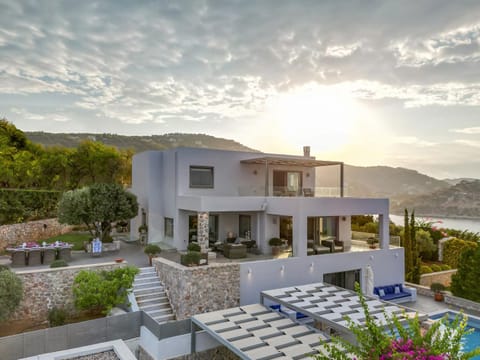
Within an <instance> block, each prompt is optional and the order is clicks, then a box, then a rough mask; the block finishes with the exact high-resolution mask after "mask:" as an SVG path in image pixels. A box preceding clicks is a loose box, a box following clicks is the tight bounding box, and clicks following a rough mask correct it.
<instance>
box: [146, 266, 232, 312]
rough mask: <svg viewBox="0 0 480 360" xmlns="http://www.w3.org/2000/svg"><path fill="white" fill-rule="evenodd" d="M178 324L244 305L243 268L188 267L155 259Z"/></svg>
mask: <svg viewBox="0 0 480 360" xmlns="http://www.w3.org/2000/svg"><path fill="white" fill-rule="evenodd" d="M153 264H154V266H155V267H156V269H157V273H158V276H159V277H160V280H161V281H162V282H163V284H164V285H165V289H166V291H167V294H168V297H169V299H170V303H171V305H172V308H173V311H174V313H175V316H176V318H177V320H183V319H187V318H189V317H191V316H192V315H195V314H200V313H204V312H209V311H215V310H222V309H227V308H230V307H235V306H239V305H240V265H239V264H237V263H227V264H209V265H205V266H194V267H186V266H183V265H180V264H178V263H175V262H173V261H170V260H167V259H164V258H155V259H153Z"/></svg>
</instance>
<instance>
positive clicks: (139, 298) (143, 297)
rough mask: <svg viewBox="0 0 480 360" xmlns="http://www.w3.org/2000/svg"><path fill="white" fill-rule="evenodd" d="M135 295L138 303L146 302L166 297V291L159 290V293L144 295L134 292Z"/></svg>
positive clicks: (153, 292)
mask: <svg viewBox="0 0 480 360" xmlns="http://www.w3.org/2000/svg"><path fill="white" fill-rule="evenodd" d="M134 295H135V297H136V298H137V303H138V302H139V301H145V300H150V299H155V298H161V297H165V296H166V294H165V291H163V290H157V291H152V292H147V293H143V294H138V293H137V292H134Z"/></svg>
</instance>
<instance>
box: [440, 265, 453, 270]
mask: <svg viewBox="0 0 480 360" xmlns="http://www.w3.org/2000/svg"><path fill="white" fill-rule="evenodd" d="M440 267H441V268H442V271H447V270H452V268H451V267H450V265H447V264H442V265H440Z"/></svg>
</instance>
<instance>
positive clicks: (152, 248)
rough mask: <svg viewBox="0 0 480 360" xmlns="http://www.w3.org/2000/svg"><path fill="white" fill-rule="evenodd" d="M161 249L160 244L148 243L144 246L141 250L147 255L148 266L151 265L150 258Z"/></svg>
mask: <svg viewBox="0 0 480 360" xmlns="http://www.w3.org/2000/svg"><path fill="white" fill-rule="evenodd" d="M161 251H162V249H161V248H160V246H158V245H156V244H148V245H147V246H145V249H143V252H144V253H145V254H147V255H148V263H149V264H150V266H152V258H154V257H155V256H157V255H158V254H160V252H161Z"/></svg>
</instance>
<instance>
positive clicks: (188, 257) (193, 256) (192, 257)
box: [182, 251, 202, 266]
mask: <svg viewBox="0 0 480 360" xmlns="http://www.w3.org/2000/svg"><path fill="white" fill-rule="evenodd" d="M201 258H202V254H201V253H200V252H199V251H189V252H187V253H186V254H184V255H182V263H183V264H184V265H187V266H188V265H199V264H200V260H201Z"/></svg>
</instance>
